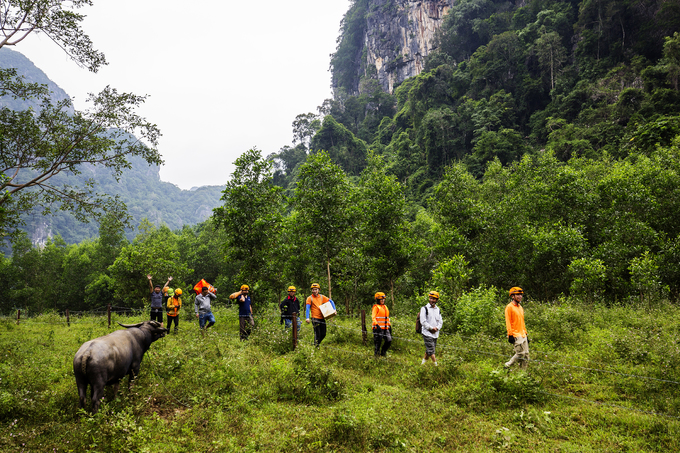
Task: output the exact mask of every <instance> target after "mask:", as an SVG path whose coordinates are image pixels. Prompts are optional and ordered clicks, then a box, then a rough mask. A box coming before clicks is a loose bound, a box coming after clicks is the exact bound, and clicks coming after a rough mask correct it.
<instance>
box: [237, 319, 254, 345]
mask: <svg viewBox="0 0 680 453" xmlns="http://www.w3.org/2000/svg"><path fill="white" fill-rule="evenodd" d="M253 324H254V323H253V318H252V317H250V316H241V315H239V318H238V330H239V334H240V336H241V340H247V339H248V335H250V328H251V327H252V325H253Z"/></svg>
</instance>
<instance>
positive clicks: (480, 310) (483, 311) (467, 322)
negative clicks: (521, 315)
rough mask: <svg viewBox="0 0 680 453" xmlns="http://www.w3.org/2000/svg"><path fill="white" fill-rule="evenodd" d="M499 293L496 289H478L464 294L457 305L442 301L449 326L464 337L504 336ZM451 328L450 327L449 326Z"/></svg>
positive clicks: (457, 301)
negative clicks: (479, 334)
mask: <svg viewBox="0 0 680 453" xmlns="http://www.w3.org/2000/svg"><path fill="white" fill-rule="evenodd" d="M498 301H499V291H498V290H497V289H496V288H493V287H491V288H485V287H481V286H480V287H478V288H473V289H472V290H471V291H468V292H465V293H463V294H462V295H461V296H460V297H459V298H458V299H457V300H456V301H455V303H447V302H446V300H444V301H442V304H441V305H442V307H443V308H442V310H443V311H444V313H445V316H446V318H447V324H449V323H450V327H452V328H453V330H454V331H456V332H460V333H461V334H463V335H475V334H478V333H484V334H487V335H490V336H498V335H499V334H502V327H503V324H502V322H501V320H502V317H501V314H502V313H501V312H502V310H501V309H500V304H499V303H498ZM447 328H449V326H447Z"/></svg>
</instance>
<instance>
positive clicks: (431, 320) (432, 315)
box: [420, 291, 444, 365]
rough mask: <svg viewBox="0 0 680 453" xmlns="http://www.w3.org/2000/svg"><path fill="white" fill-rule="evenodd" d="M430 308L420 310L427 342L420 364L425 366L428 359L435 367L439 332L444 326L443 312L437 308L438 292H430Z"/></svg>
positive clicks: (425, 307)
mask: <svg viewBox="0 0 680 453" xmlns="http://www.w3.org/2000/svg"><path fill="white" fill-rule="evenodd" d="M428 296H429V298H428V300H429V302H430V306H429V307H428V306H427V305H425V306H424V307H422V308H421V309H420V324H421V325H422V334H423V341H424V342H425V357H424V358H423V361H422V362H420V364H421V365H425V362H426V361H427V359H428V358H431V359H432V361H433V362H434V364H435V365H437V357H436V356H435V355H434V353H435V349H436V348H437V338H439V331H440V330H441V328H442V324H444V320H443V319H442V314H441V311H440V310H439V307H437V302H438V301H439V293H438V292H437V291H430V293H429V295H428Z"/></svg>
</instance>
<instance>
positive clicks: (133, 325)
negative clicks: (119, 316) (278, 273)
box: [116, 321, 144, 329]
mask: <svg viewBox="0 0 680 453" xmlns="http://www.w3.org/2000/svg"><path fill="white" fill-rule="evenodd" d="M116 322H117V323H118V324H120V325H121V326H123V327H125V328H126V329H129V328H130V327H139V326H141V325H142V324H144V323H143V322H140V323H137V324H121V323H120V322H118V321H116Z"/></svg>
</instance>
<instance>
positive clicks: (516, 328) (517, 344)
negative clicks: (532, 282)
mask: <svg viewBox="0 0 680 453" xmlns="http://www.w3.org/2000/svg"><path fill="white" fill-rule="evenodd" d="M508 294H509V296H510V299H511V300H510V303H509V304H508V305H507V306H506V307H505V327H506V329H507V331H508V342H509V343H510V344H512V345H513V348H514V350H515V355H513V356H512V358H511V359H510V360H509V361H507V362H506V363H505V367H506V368H509V367H510V366H512V365H513V364H514V363H515V362H519V367H520V368H526V367H527V365H528V364H529V339H528V338H527V329H526V326H525V325H524V308H522V298H523V297H524V291H522V288H520V287H519V286H513V287H512V288H510V291H508Z"/></svg>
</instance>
